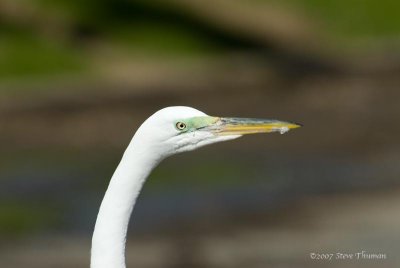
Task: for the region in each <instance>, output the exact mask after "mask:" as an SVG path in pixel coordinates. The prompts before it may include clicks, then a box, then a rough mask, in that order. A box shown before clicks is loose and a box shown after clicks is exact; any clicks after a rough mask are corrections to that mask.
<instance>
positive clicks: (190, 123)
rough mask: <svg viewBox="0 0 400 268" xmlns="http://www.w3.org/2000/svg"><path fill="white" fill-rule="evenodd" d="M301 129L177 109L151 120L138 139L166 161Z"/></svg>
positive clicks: (173, 108)
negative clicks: (248, 136)
mask: <svg viewBox="0 0 400 268" xmlns="http://www.w3.org/2000/svg"><path fill="white" fill-rule="evenodd" d="M298 127H300V125H299V124H294V123H289V122H284V121H278V120H270V119H254V118H234V117H216V116H208V115H206V114H205V113H203V112H201V111H199V110H196V109H194V108H191V107H185V106H174V107H167V108H164V109H161V110H159V111H158V112H156V113H155V114H153V115H152V116H150V117H149V118H148V119H147V120H146V121H145V122H144V123H143V124H142V126H141V127H140V128H139V129H138V131H137V133H136V135H135V136H138V137H140V139H137V140H140V141H141V142H143V141H146V143H147V144H148V145H151V148H152V149H155V150H157V152H158V153H159V154H160V156H161V157H162V158H164V157H167V156H170V155H172V154H175V153H179V152H186V151H191V150H194V149H197V148H200V147H202V146H204V145H207V144H212V143H216V142H220V141H226V140H231V139H235V138H238V137H241V136H242V135H244V134H253V133H268V132H280V133H284V132H286V131H288V130H289V129H293V128H298Z"/></svg>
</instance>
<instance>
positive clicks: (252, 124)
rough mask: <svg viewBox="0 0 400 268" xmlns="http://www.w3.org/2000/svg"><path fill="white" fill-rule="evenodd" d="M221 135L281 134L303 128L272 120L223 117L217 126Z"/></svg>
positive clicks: (294, 124) (216, 130)
mask: <svg viewBox="0 0 400 268" xmlns="http://www.w3.org/2000/svg"><path fill="white" fill-rule="evenodd" d="M215 126H216V128H215V133H217V134H219V135H245V134H255V133H270V132H279V133H281V134H283V133H285V132H287V131H289V130H290V129H294V128H299V127H301V125H300V124H296V123H290V122H284V121H279V120H270V119H255V118H233V117H221V118H219V120H218V122H217V124H215Z"/></svg>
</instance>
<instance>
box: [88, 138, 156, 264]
mask: <svg viewBox="0 0 400 268" xmlns="http://www.w3.org/2000/svg"><path fill="white" fill-rule="evenodd" d="M149 150H151V148H148V147H146V146H143V144H141V143H140V142H138V141H137V140H136V142H135V137H134V138H133V140H132V142H131V144H130V145H129V146H128V148H127V150H126V151H125V153H124V156H123V157H122V160H121V162H120V164H119V165H118V167H117V169H116V170H115V173H114V175H113V176H112V178H111V181H110V184H109V186H108V189H107V192H106V194H105V196H104V199H103V201H102V203H101V206H100V210H99V213H98V216H97V220H96V226H95V229H94V233H93V238H92V250H91V268H106V267H107V268H110V267H113V268H124V267H126V266H125V241H126V234H127V229H128V223H129V218H130V216H131V212H132V209H133V206H134V204H135V201H136V198H137V197H138V195H139V192H140V190H141V188H142V186H143V183H144V181H145V180H146V178H147V176H148V175H149V173H150V172H151V170H152V169H153V168H154V167H155V166H156V165H157V164H158V163H159V162H160V161H161V158H160V157H159V156H158V157H156V156H154V154H151V152H149Z"/></svg>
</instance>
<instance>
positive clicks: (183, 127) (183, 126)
mask: <svg viewBox="0 0 400 268" xmlns="http://www.w3.org/2000/svg"><path fill="white" fill-rule="evenodd" d="M175 126H176V128H177V129H179V130H184V129H185V128H186V124H185V123H183V122H178V123H176V125H175Z"/></svg>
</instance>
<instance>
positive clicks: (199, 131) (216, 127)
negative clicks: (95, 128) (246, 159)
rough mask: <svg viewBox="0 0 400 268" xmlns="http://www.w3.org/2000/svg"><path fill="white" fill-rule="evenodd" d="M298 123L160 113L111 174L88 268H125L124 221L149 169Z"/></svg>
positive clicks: (176, 110)
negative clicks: (207, 147)
mask: <svg viewBox="0 0 400 268" xmlns="http://www.w3.org/2000/svg"><path fill="white" fill-rule="evenodd" d="M298 127H300V125H299V124H294V123H289V122H284V121H278V120H268V119H253V118H233V117H214V116H208V115H206V114H205V113H203V112H200V111H198V110H196V109H194V108H190V107H184V106H175V107H167V108H164V109H161V110H159V111H158V112H156V113H154V114H153V115H152V116H150V117H149V118H148V119H147V120H146V121H145V122H144V123H143V124H142V125H141V126H140V127H139V129H138V130H137V131H136V133H135V135H134V136H133V138H132V140H131V142H130V144H129V145H128V147H127V149H126V151H125V153H124V155H123V157H122V159H121V162H120V163H119V165H118V167H117V169H116V170H115V172H114V174H113V176H112V178H111V180H110V183H109V186H108V189H107V191H106V193H105V195H104V198H103V201H102V203H101V206H100V209H99V213H98V215H97V220H96V225H95V228H94V232H93V237H92V249H91V261H90V263H91V265H90V266H91V268H124V267H126V266H125V242H126V234H127V229H128V223H129V219H130V216H131V213H132V209H133V206H134V205H135V202H136V199H137V197H138V195H139V192H140V190H141V188H142V186H143V183H144V182H145V180H146V178H147V176H148V175H149V174H150V172H151V170H152V169H153V168H154V167H156V166H157V164H158V163H160V161H162V160H163V159H164V158H166V157H168V156H171V155H173V154H176V153H180V152H186V151H191V150H195V149H197V148H200V147H202V146H204V145H207V144H212V143H216V142H221V141H227V140H232V139H236V138H238V137H240V136H242V135H244V134H252V133H268V132H280V133H281V134H282V133H285V132H286V131H288V130H290V129H293V128H298Z"/></svg>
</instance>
